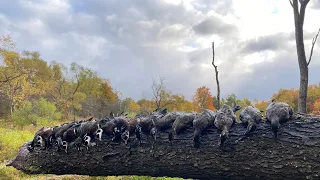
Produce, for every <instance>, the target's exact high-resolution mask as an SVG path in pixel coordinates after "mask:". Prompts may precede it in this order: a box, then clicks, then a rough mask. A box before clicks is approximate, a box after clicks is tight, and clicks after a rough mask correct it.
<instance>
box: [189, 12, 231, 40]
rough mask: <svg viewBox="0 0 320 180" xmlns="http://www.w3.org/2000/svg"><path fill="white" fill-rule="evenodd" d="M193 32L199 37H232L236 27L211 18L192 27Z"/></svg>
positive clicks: (216, 18)
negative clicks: (215, 35)
mask: <svg viewBox="0 0 320 180" xmlns="http://www.w3.org/2000/svg"><path fill="white" fill-rule="evenodd" d="M193 29H194V31H195V32H196V33H197V34H199V35H212V34H217V35H222V36H232V35H234V34H235V33H237V27H236V26H234V25H232V24H227V23H226V22H224V21H223V20H222V19H220V18H218V17H215V16H212V17H210V18H207V19H205V20H203V21H202V22H200V23H199V24H197V25H195V26H194V27H193Z"/></svg>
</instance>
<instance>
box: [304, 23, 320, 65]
mask: <svg viewBox="0 0 320 180" xmlns="http://www.w3.org/2000/svg"><path fill="white" fill-rule="evenodd" d="M319 32H320V28H319V30H318V33H317V35H316V36H315V37H313V39H312V47H311V51H310V56H309V61H308V63H307V65H308V66H309V64H310V61H311V58H312V54H313V48H314V45H315V44H316V42H317V38H318V35H319Z"/></svg>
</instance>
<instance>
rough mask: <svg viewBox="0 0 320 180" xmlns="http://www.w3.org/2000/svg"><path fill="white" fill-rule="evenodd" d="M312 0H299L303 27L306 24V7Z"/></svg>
mask: <svg viewBox="0 0 320 180" xmlns="http://www.w3.org/2000/svg"><path fill="white" fill-rule="evenodd" d="M309 1H310V0H299V2H300V16H299V17H300V25H301V27H303V24H304V16H305V13H306V7H307V4H308V3H309Z"/></svg>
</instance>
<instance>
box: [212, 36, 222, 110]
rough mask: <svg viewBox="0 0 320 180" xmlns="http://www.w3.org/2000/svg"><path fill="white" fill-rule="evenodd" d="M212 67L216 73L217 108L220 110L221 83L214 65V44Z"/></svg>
mask: <svg viewBox="0 0 320 180" xmlns="http://www.w3.org/2000/svg"><path fill="white" fill-rule="evenodd" d="M212 66H213V67H214V70H215V72H216V83H217V101H218V103H217V106H218V107H216V109H220V83H219V74H218V66H216V65H215V64H214V42H212Z"/></svg>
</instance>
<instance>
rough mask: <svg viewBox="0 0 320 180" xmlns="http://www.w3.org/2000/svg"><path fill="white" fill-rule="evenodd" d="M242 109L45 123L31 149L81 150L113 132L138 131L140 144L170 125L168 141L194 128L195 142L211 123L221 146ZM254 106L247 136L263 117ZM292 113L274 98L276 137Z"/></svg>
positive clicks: (122, 135) (271, 115)
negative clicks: (46, 124) (143, 138)
mask: <svg viewBox="0 0 320 180" xmlns="http://www.w3.org/2000/svg"><path fill="white" fill-rule="evenodd" d="M240 109H242V107H241V106H238V105H236V104H235V103H234V104H233V105H232V107H230V106H229V105H226V104H225V105H223V106H222V107H221V108H220V109H219V110H218V111H212V110H209V109H203V112H201V113H184V112H170V113H168V112H167V109H163V110H155V111H154V112H152V113H151V114H150V115H147V116H144V117H142V116H136V117H135V118H128V117H126V116H122V115H121V116H118V117H114V116H113V114H110V117H109V118H105V119H101V120H93V118H90V119H88V120H82V121H74V122H71V123H64V124H62V125H58V126H54V127H42V128H41V129H40V130H39V131H37V132H36V133H35V136H34V139H33V140H32V141H31V142H30V143H29V144H28V150H29V151H33V150H34V147H36V146H38V147H41V149H46V148H51V147H52V146H53V145H54V146H57V150H58V151H61V150H64V151H65V152H66V153H67V151H68V149H69V148H70V147H76V148H77V149H78V150H79V151H80V150H81V147H83V146H84V147H86V148H87V150H88V148H89V147H92V146H94V145H96V143H95V142H93V141H94V140H96V139H98V140H99V141H102V135H103V134H106V135H108V136H112V141H117V140H120V139H122V140H123V141H124V143H125V144H127V143H128V140H129V137H130V136H132V135H135V138H136V139H137V140H138V141H139V143H140V144H141V135H142V132H143V134H146V135H151V136H152V137H153V139H154V140H156V133H157V131H164V130H167V129H169V128H171V130H170V131H169V134H168V139H169V141H172V140H173V139H174V137H175V136H176V135H177V134H178V133H180V132H182V131H183V130H185V129H187V128H190V127H191V128H192V127H193V128H194V136H193V141H194V146H195V147H198V146H199V144H200V135H201V133H202V132H203V131H204V130H205V129H208V128H210V127H213V126H215V127H216V128H217V129H218V131H219V133H220V139H219V143H218V145H219V146H220V147H222V145H223V144H224V142H225V141H226V140H227V139H228V138H229V131H230V129H231V127H232V126H233V125H234V124H235V123H236V115H235V112H236V111H239V110H240ZM261 112H263V111H260V110H259V109H257V108H256V107H254V106H247V107H245V108H244V109H243V110H242V111H241V113H240V121H241V123H243V124H244V125H245V126H246V128H247V129H246V132H245V133H244V136H247V135H248V134H249V133H251V132H253V131H254V130H255V129H256V127H257V124H258V123H259V122H260V121H261V120H262V114H261ZM292 115H293V109H292V107H291V106H289V105H288V104H287V103H284V102H274V100H272V102H271V103H269V105H268V107H267V109H266V120H267V121H270V122H271V123H270V124H271V129H272V131H273V133H274V137H275V138H277V137H278V129H279V127H280V124H281V123H284V122H286V121H287V120H289V119H290V117H291V116H292Z"/></svg>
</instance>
